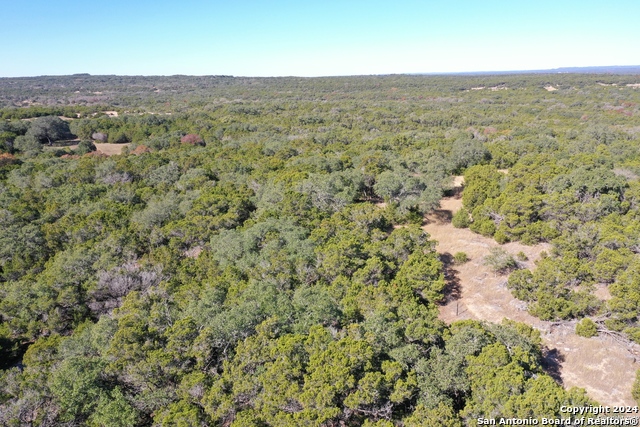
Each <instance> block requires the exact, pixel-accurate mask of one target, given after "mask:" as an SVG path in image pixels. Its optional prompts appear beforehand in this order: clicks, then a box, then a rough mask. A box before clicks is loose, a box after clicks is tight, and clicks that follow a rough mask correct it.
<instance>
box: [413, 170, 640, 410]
mask: <svg viewBox="0 0 640 427" xmlns="http://www.w3.org/2000/svg"><path fill="white" fill-rule="evenodd" d="M454 182H456V183H461V181H460V179H459V177H458V178H456V180H455V181H454ZM458 185H459V184H458ZM461 207H462V201H461V200H460V198H459V196H454V197H448V198H444V199H443V200H442V201H441V204H440V209H439V210H436V211H435V212H433V213H432V214H430V215H428V216H427V218H426V219H425V225H424V227H423V228H424V230H426V231H427V232H428V233H429V234H430V235H431V237H432V239H434V240H436V241H437V242H438V245H437V246H436V250H437V251H438V252H439V253H440V254H443V255H444V256H445V257H446V256H447V255H454V254H455V253H456V252H465V253H466V254H467V255H468V256H469V258H470V261H469V262H467V263H465V264H463V265H454V266H452V267H451V268H450V269H449V270H448V277H447V279H448V282H449V283H450V286H451V288H450V290H451V292H450V293H449V294H448V296H447V300H446V302H445V304H444V305H442V306H441V307H440V318H441V319H442V320H444V321H445V322H447V323H451V322H453V321H455V320H461V319H474V320H482V321H488V322H495V323H499V322H501V321H502V319H504V318H507V319H511V320H516V321H519V322H524V323H527V324H529V325H531V326H533V327H534V328H536V329H538V330H539V331H540V332H541V335H542V339H543V343H544V345H545V347H546V355H547V356H546V361H547V363H548V364H549V371H550V373H551V374H554V373H555V374H556V375H555V376H556V378H557V379H558V380H559V381H561V382H562V384H563V385H564V386H565V387H567V388H570V387H574V386H575V387H582V388H584V389H586V390H587V393H588V394H589V396H590V397H591V398H593V399H595V400H597V401H598V402H599V403H601V404H603V405H635V402H634V400H633V398H632V397H631V386H632V384H633V381H634V377H635V371H636V370H637V369H638V368H639V367H640V366H638V365H637V364H636V363H635V359H634V357H633V356H632V354H631V353H630V352H629V351H628V350H627V348H626V347H625V345H624V344H621V343H618V342H617V341H612V340H611V338H607V337H596V338H590V339H587V338H582V337H579V336H577V335H576V334H575V332H574V331H575V323H574V324H571V323H562V324H554V323H552V322H545V321H541V320H540V319H537V318H535V317H533V316H531V315H530V314H529V313H528V312H527V311H526V304H525V303H524V302H522V301H519V300H517V299H515V298H514V297H513V296H512V295H511V292H510V291H509V290H508V289H507V287H506V281H507V276H500V275H496V274H494V273H493V272H492V271H491V270H490V269H489V268H488V267H486V266H485V265H484V264H483V258H484V257H485V256H486V255H488V254H489V251H490V249H491V248H492V247H496V246H500V245H498V243H496V242H495V241H494V240H493V239H490V238H486V237H483V236H480V235H478V234H475V233H473V232H471V231H470V230H468V229H458V228H455V227H453V225H451V216H452V214H453V213H455V212H456V211H457V210H458V209H460V208H461ZM502 248H503V249H505V250H506V251H507V252H509V253H511V254H513V255H515V254H517V253H518V252H520V251H522V252H524V253H525V254H526V255H527V257H528V261H526V262H524V263H522V264H523V267H524V268H530V269H533V268H535V264H534V262H535V260H537V259H538V258H539V256H540V252H542V251H543V250H545V251H548V250H549V249H550V246H549V245H548V244H539V245H535V246H525V245H522V244H520V243H517V242H513V243H508V244H505V245H502ZM597 295H598V296H600V297H601V298H602V299H606V298H607V292H606V289H605V290H601V289H598V292H597ZM556 370H557V371H556ZM554 371H555V372H554Z"/></svg>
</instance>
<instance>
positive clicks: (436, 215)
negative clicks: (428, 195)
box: [422, 209, 453, 225]
mask: <svg viewBox="0 0 640 427" xmlns="http://www.w3.org/2000/svg"><path fill="white" fill-rule="evenodd" d="M452 218H453V213H452V212H451V211H450V210H448V209H434V210H432V211H431V212H429V215H427V216H425V217H424V220H423V222H422V225H427V224H431V223H436V224H447V223H449V222H451V219H452Z"/></svg>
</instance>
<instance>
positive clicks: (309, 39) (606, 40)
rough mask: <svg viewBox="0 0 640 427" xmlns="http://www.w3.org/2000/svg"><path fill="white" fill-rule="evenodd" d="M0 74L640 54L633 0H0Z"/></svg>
mask: <svg viewBox="0 0 640 427" xmlns="http://www.w3.org/2000/svg"><path fill="white" fill-rule="evenodd" d="M0 16H2V17H3V19H2V20H1V21H2V24H1V25H0V77H20V76H38V75H65V74H74V73H90V74H118V75H173V74H188V75H234V76H310V77H311V76H335V75H370V74H402V73H448V72H473V71H505V70H537V69H549V68H558V67H581V66H599V65H600V66H605V65H640V25H638V16H640V1H638V0H608V1H595V0H581V1H578V0H553V1H549V0H536V1H532V0H509V1H503V0H438V1H430V0H425V1H413V0H394V1H393V2H392V1H377V0H368V1H364V0H341V1H335V0H323V1H305V0H299V1H292V0H290V1H287V0H272V1H257V0H253V1H247V0H235V1H233V0H227V1H218V0H212V1H199V0H180V1H165V0H153V1H152V0H127V1H124V0H103V1H87V0H58V1H51V0H0Z"/></svg>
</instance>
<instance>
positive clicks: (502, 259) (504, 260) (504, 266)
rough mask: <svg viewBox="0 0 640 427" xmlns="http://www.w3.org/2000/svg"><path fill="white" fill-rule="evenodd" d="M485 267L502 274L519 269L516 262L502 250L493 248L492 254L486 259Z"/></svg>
mask: <svg viewBox="0 0 640 427" xmlns="http://www.w3.org/2000/svg"><path fill="white" fill-rule="evenodd" d="M484 265H486V266H488V267H489V268H491V269H492V270H493V271H494V272H496V273H500V274H506V273H508V272H510V271H512V270H516V269H517V268H518V263H517V262H516V260H515V259H514V258H513V257H512V256H511V255H510V254H509V253H508V252H507V251H505V250H504V249H502V248H492V249H491V253H490V254H489V255H487V256H486V257H484Z"/></svg>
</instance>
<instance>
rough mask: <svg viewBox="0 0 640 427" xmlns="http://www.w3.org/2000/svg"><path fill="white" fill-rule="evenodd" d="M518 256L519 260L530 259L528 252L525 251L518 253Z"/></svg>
mask: <svg viewBox="0 0 640 427" xmlns="http://www.w3.org/2000/svg"><path fill="white" fill-rule="evenodd" d="M516 258H517V259H518V261H528V260H529V257H528V256H527V254H525V253H524V252H522V251H520V252H518V253H517V254H516Z"/></svg>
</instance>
